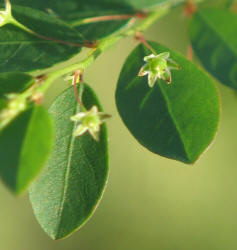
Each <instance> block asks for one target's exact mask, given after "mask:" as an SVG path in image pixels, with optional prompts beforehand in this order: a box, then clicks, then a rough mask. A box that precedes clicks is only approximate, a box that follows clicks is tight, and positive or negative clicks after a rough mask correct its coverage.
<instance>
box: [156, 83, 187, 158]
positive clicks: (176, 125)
mask: <svg viewBox="0 0 237 250" xmlns="http://www.w3.org/2000/svg"><path fill="white" fill-rule="evenodd" d="M159 88H160V90H161V93H162V95H163V97H164V99H165V100H166V106H167V110H168V113H169V114H170V117H171V119H172V121H173V122H174V125H175V128H176V131H177V134H178V136H179V138H180V139H181V142H182V145H183V149H184V152H185V154H186V156H187V160H189V161H190V160H191V158H190V156H189V153H188V150H187V148H186V145H185V143H184V141H185V140H184V138H183V134H182V131H181V129H180V127H179V123H178V121H177V120H176V117H175V116H174V114H173V111H172V108H171V105H170V100H169V97H168V95H167V94H166V92H165V91H164V89H163V87H162V82H160V83H159Z"/></svg>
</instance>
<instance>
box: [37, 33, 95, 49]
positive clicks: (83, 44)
mask: <svg viewBox="0 0 237 250" xmlns="http://www.w3.org/2000/svg"><path fill="white" fill-rule="evenodd" d="M33 34H34V35H35V36H37V37H39V38H41V39H43V40H48V41H53V42H56V43H61V44H65V45H70V46H74V47H86V48H96V46H97V44H96V42H90V41H85V43H73V42H68V41H63V40H59V39H55V38H51V37H47V36H43V35H40V34H37V33H35V32H34V33H33Z"/></svg>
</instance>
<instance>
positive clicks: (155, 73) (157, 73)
mask: <svg viewBox="0 0 237 250" xmlns="http://www.w3.org/2000/svg"><path fill="white" fill-rule="evenodd" d="M169 57H170V53H169V52H163V53H160V54H158V55H154V54H151V55H149V56H145V57H144V61H145V62H146V64H145V65H144V66H143V67H142V68H141V69H140V71H139V74H138V75H139V76H144V75H148V85H149V86H150V87H153V86H154V85H155V83H156V80H157V79H162V80H164V81H166V82H167V83H171V81H172V79H171V70H179V69H181V67H180V66H179V65H178V64H177V63H176V62H175V61H173V60H172V59H170V58H169Z"/></svg>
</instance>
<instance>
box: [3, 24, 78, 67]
mask: <svg viewBox="0 0 237 250" xmlns="http://www.w3.org/2000/svg"><path fill="white" fill-rule="evenodd" d="M80 50H81V48H79V47H73V46H69V45H64V44H60V43H55V42H53V41H47V40H43V39H40V38H38V37H36V36H33V35H31V34H29V33H27V32H25V31H23V30H21V29H19V28H17V27H15V26H13V25H11V24H8V25H5V26H3V27H1V28H0V72H10V71H23V72H29V71H35V70H37V69H44V68H49V67H51V66H53V65H54V64H56V63H59V62H63V61H65V60H68V59H69V58H71V57H72V56H74V55H76V54H77V53H79V52H80Z"/></svg>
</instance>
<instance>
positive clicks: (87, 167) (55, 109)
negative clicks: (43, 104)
mask: <svg viewBox="0 0 237 250" xmlns="http://www.w3.org/2000/svg"><path fill="white" fill-rule="evenodd" d="M84 87H85V88H84ZM83 88H84V90H83ZM79 93H80V96H82V99H83V103H84V105H85V107H86V108H87V109H89V108H91V106H92V105H97V106H99V107H100V104H99V102H98V100H97V98H96V96H95V94H94V93H93V91H92V90H91V89H90V88H89V87H88V86H87V85H84V84H83V86H82V85H80V88H79ZM100 108H101V107H100ZM80 109H81V107H80V105H79V104H78V103H77V102H76V100H75V97H74V93H73V88H72V87H70V88H68V89H67V90H66V91H64V92H63V93H62V94H61V95H60V96H58V97H57V99H56V100H55V101H54V102H53V104H52V106H51V107H50V109H49V112H50V114H51V115H52V117H53V120H54V123H55V128H56V138H55V144H54V149H53V153H52V156H51V158H50V160H49V162H48V164H47V166H46V168H45V169H44V171H43V172H42V174H41V176H40V178H39V179H38V180H37V181H36V183H35V185H34V186H33V188H32V189H31V190H30V200H31V203H32V207H33V210H34V213H35V215H36V218H37V220H38V221H39V223H40V225H41V226H42V228H43V229H44V231H45V232H47V234H49V235H50V236H51V237H52V238H53V239H61V238H64V237H66V236H68V235H69V234H71V233H72V232H73V231H75V230H76V229H78V228H79V227H81V226H82V225H83V224H84V223H85V222H86V221H87V220H88V218H89V217H90V216H91V214H92V213H93V211H94V210H95V208H96V205H97V203H98V201H99V200H100V198H101V195H102V192H103V190H104V188H105V184H106V181H107V175H108V152H107V132H106V127H105V125H103V126H102V127H101V132H100V137H99V138H100V139H99V141H98V142H97V141H95V140H94V139H93V138H92V137H91V136H90V135H89V134H88V133H86V134H84V135H82V136H80V137H77V138H75V137H74V136H73V132H74V130H75V126H76V124H75V123H73V122H72V121H70V117H71V116H72V115H74V114H75V113H77V112H79V111H80Z"/></svg>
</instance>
